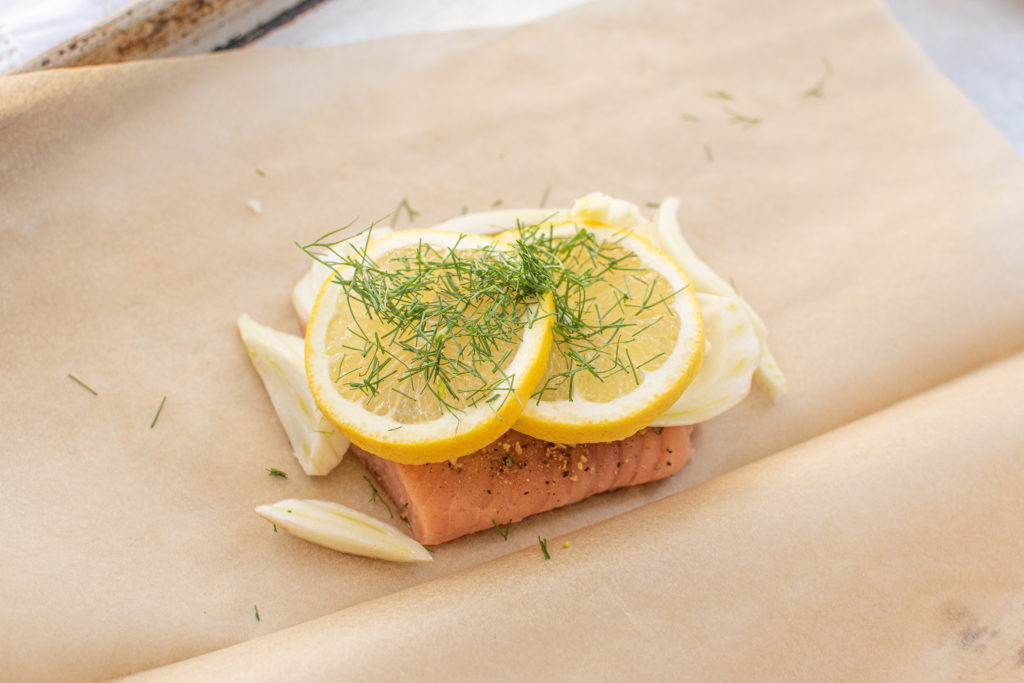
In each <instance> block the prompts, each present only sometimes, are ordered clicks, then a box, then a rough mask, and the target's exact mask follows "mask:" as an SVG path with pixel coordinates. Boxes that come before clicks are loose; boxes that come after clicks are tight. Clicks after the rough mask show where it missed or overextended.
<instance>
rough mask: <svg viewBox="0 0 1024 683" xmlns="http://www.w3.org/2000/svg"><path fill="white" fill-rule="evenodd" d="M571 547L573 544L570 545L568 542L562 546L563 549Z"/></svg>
mask: <svg viewBox="0 0 1024 683" xmlns="http://www.w3.org/2000/svg"><path fill="white" fill-rule="evenodd" d="M571 545H572V543H570V542H569V541H566V542H565V543H563V544H562V547H563V548H568V547H569V546H571Z"/></svg>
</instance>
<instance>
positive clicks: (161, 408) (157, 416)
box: [149, 396, 167, 429]
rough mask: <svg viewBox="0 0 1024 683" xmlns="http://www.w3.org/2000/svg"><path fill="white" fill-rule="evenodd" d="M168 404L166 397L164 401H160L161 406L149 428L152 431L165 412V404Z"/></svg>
mask: <svg viewBox="0 0 1024 683" xmlns="http://www.w3.org/2000/svg"><path fill="white" fill-rule="evenodd" d="M166 402H167V397H166V396H164V397H163V398H162V399H160V406H159V407H158V408H157V409H156V415H154V416H153V421H152V422H150V423H149V428H150V429H152V428H153V427H155V426H156V421H157V420H158V419H160V413H162V412H163V410H164V403H166Z"/></svg>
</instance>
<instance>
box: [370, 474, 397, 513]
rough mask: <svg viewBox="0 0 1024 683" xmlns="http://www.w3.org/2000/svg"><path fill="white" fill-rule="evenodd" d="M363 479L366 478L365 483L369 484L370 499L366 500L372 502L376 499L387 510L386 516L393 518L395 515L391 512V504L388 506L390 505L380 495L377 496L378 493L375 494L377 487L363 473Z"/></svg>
mask: <svg viewBox="0 0 1024 683" xmlns="http://www.w3.org/2000/svg"><path fill="white" fill-rule="evenodd" d="M363 479H365V480H366V483H367V484H369V485H370V500H369V501H368V502H370V503H372V502H373V501H377V502H379V503H380V504H381V505H383V506H384V509H385V510H387V511H388V517H389V518H390V519H394V518H395V515H394V513H392V512H391V506H390V505H388V504H387V503H386V502H385V501H384V499H383V498H381V497H380V496H379V495H378V494H377V487H376V486H374V485H373V482H372V481H370V478H369V477H368V476H366V475H365V474H364V475H363Z"/></svg>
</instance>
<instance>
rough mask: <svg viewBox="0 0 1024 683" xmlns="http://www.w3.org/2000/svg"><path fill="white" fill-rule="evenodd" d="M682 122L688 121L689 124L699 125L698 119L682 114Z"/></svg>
mask: <svg viewBox="0 0 1024 683" xmlns="http://www.w3.org/2000/svg"><path fill="white" fill-rule="evenodd" d="M682 116H683V121H689V122H690V123H700V117H699V116H696V115H695V114H683V115H682Z"/></svg>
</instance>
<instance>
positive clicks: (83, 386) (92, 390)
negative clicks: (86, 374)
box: [68, 372, 99, 396]
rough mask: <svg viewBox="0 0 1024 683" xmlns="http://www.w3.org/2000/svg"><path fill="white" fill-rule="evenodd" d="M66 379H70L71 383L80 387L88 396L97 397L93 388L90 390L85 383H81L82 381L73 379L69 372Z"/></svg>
mask: <svg viewBox="0 0 1024 683" xmlns="http://www.w3.org/2000/svg"><path fill="white" fill-rule="evenodd" d="M68 377H69V378H71V381H72V382H74V383H75V384H77V385H78V386H80V387H82V388H83V389H85V390H86V391H88V392H89V393H90V394H92V395H93V396H99V394H97V393H96V390H95V389H93V388H92V387H90V386H89V385H88V384H86V383H85V382H83V381H82V380H80V379H78V378H77V377H75V376H74V375H72V374H71V373H70V372H69V373H68Z"/></svg>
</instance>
